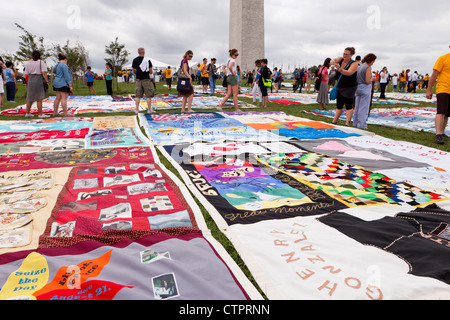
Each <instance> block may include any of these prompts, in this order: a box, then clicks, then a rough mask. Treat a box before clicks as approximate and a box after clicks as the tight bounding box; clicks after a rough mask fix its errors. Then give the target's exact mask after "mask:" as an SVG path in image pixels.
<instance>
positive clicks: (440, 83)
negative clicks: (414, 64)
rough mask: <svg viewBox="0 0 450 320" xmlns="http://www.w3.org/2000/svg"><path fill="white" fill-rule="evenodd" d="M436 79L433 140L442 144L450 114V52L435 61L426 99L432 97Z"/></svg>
mask: <svg viewBox="0 0 450 320" xmlns="http://www.w3.org/2000/svg"><path fill="white" fill-rule="evenodd" d="M449 47H450V46H449ZM436 80H437V85H436V99H437V111H436V117H435V119H434V122H435V126H436V136H435V138H434V142H435V143H437V144H444V141H445V138H446V135H445V128H446V127H447V122H448V117H449V116H450V53H447V54H445V55H443V56H441V57H439V59H438V60H437V61H436V64H435V65H434V67H433V74H432V75H431V77H430V84H429V86H428V89H427V99H431V98H432V97H433V92H432V89H433V87H434V84H435V83H436Z"/></svg>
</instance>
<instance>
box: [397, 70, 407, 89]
mask: <svg viewBox="0 0 450 320" xmlns="http://www.w3.org/2000/svg"><path fill="white" fill-rule="evenodd" d="M399 77H400V84H399V86H398V92H405V89H406V73H405V70H402V72H400V75H399Z"/></svg>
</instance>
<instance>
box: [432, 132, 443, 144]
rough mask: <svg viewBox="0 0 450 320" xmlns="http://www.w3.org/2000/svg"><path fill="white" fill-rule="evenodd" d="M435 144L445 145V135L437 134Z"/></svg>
mask: <svg viewBox="0 0 450 320" xmlns="http://www.w3.org/2000/svg"><path fill="white" fill-rule="evenodd" d="M434 143H437V144H444V135H443V134H437V135H436V136H435V137H434Z"/></svg>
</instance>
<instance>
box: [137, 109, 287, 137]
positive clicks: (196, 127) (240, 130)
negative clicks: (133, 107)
mask: <svg viewBox="0 0 450 320" xmlns="http://www.w3.org/2000/svg"><path fill="white" fill-rule="evenodd" d="M139 117H140V118H139V119H140V124H141V126H143V127H144V129H145V132H146V134H147V136H148V137H149V138H150V139H151V140H152V141H153V143H154V144H157V145H173V144H177V143H186V142H197V141H205V142H214V141H224V140H232V141H240V140H244V141H249V140H252V141H253V140H257V141H265V140H284V139H285V138H282V137H280V136H279V135H277V134H273V133H270V132H267V131H258V130H255V129H253V128H251V127H249V126H247V125H245V124H243V123H241V122H240V121H238V120H235V119H232V118H224V117H223V116H221V115H219V114H217V113H207V114H206V115H201V116H196V115H195V114H193V115H192V116H188V117H186V116H185V115H184V114H181V115H180V118H179V117H178V114H173V115H172V117H175V120H169V121H162V120H159V119H158V120H157V121H155V120H153V116H152V115H151V114H145V115H144V114H140V115H139ZM167 117H169V116H167Z"/></svg>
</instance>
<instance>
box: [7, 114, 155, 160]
mask: <svg viewBox="0 0 450 320" xmlns="http://www.w3.org/2000/svg"><path fill="white" fill-rule="evenodd" d="M0 142H1V143H0V153H1V154H11V153H30V152H43V151H61V150H76V149H84V148H107V147H127V146H143V145H148V144H149V141H148V139H147V138H146V137H145V135H144V134H143V133H142V132H141V130H140V128H139V126H138V123H137V120H136V117H122V118H120V117H118V118H117V120H115V121H113V120H109V121H108V119H104V120H100V119H97V120H96V119H95V118H64V119H63V118H51V119H44V120H41V119H39V120H20V121H3V122H1V123H0Z"/></svg>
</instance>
